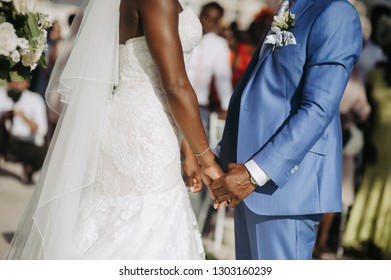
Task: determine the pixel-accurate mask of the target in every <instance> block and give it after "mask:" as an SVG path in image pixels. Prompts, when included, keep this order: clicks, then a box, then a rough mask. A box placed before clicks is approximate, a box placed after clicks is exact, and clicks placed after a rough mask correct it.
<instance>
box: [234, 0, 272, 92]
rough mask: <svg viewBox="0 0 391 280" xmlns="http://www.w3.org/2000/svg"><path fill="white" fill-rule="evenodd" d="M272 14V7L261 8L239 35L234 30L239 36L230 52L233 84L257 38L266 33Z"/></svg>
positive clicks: (251, 54)
mask: <svg viewBox="0 0 391 280" xmlns="http://www.w3.org/2000/svg"><path fill="white" fill-rule="evenodd" d="M274 15H275V11H274V10H273V9H272V8H269V7H265V8H262V9H261V10H260V12H259V13H258V14H257V15H256V16H255V18H254V20H253V21H252V22H251V24H250V26H249V27H248V29H247V30H246V31H245V32H243V33H241V34H240V35H239V34H238V33H237V32H236V34H238V36H240V37H239V38H237V44H236V45H235V46H234V48H233V49H232V52H231V65H232V84H233V86H236V84H237V83H238V82H239V80H240V78H241V77H242V75H243V73H244V71H245V70H246V67H247V65H248V64H249V62H250V60H251V58H252V56H253V54H254V51H255V49H256V47H257V44H258V42H259V40H261V38H262V36H264V35H265V34H266V32H267V31H268V29H269V27H270V25H271V23H272V22H273V17H274ZM234 33H235V32H234Z"/></svg>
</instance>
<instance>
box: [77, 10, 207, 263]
mask: <svg viewBox="0 0 391 280" xmlns="http://www.w3.org/2000/svg"><path fill="white" fill-rule="evenodd" d="M179 33H180V38H181V42H182V47H183V51H184V57H185V60H186V61H188V60H189V59H190V54H191V51H192V49H193V48H194V47H195V46H196V45H197V43H198V42H199V40H200V37H201V25H200V23H199V20H198V17H197V16H196V15H195V14H194V13H193V12H192V10H191V9H189V8H186V9H184V11H182V13H181V14H180V24H179ZM109 103H110V105H109V106H108V111H107V112H105V119H106V123H105V125H104V129H103V135H102V138H101V152H100V156H99V164H98V170H97V176H96V180H95V182H94V184H93V186H92V187H90V188H86V189H85V190H83V193H82V198H81V204H82V209H83V210H82V213H81V214H80V218H79V223H78V228H77V234H76V237H75V238H76V239H77V240H79V242H78V245H77V246H78V255H79V258H80V259H200V258H201V259H202V258H204V251H203V247H202V242H201V236H200V233H199V231H198V227H197V223H196V219H195V217H194V214H193V212H192V209H191V205H190V202H189V198H188V195H187V191H186V187H185V185H184V182H183V180H182V175H181V169H180V151H179V144H178V141H179V138H180V135H179V133H178V130H177V128H176V127H175V125H174V121H173V119H172V117H171V116H170V114H169V112H168V109H167V104H166V102H165V99H164V95H163V91H162V89H161V86H160V81H159V75H158V73H157V71H156V66H155V64H154V62H153V59H152V57H151V55H150V53H149V50H148V46H147V44H146V41H145V38H144V37H140V38H136V39H130V40H128V41H127V42H126V44H125V45H121V47H120V80H119V85H118V87H117V88H116V90H115V92H114V94H113V96H112V98H111V99H110V100H109Z"/></svg>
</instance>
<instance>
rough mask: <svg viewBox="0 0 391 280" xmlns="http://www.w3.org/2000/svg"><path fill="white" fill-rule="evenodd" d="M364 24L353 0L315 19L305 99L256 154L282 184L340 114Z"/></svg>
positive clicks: (334, 6) (309, 47) (359, 47)
mask: <svg viewBox="0 0 391 280" xmlns="http://www.w3.org/2000/svg"><path fill="white" fill-rule="evenodd" d="M361 45H362V39H361V25H360V21H359V17H358V15H357V12H356V11H355V10H354V8H353V7H352V6H351V5H350V4H349V3H348V2H342V1H336V2H333V3H332V4H331V5H330V6H328V7H326V8H325V9H324V10H323V11H322V12H321V13H320V14H319V15H318V17H317V19H315V22H314V24H313V26H312V29H311V32H310V35H309V38H308V46H307V63H306V65H305V69H304V72H305V76H304V77H303V81H304V85H303V89H302V92H301V99H302V103H301V105H300V107H299V109H298V110H297V112H296V113H295V114H294V115H292V116H291V118H290V119H289V120H287V122H286V123H285V124H284V126H283V127H281V129H280V131H279V132H277V133H276V134H275V135H274V136H273V137H272V138H271V139H270V141H269V142H268V143H267V144H266V145H265V146H264V147H263V148H262V149H261V150H260V151H259V152H258V153H257V154H256V155H255V156H254V157H253V158H252V159H253V160H254V161H255V162H256V164H257V166H259V168H262V169H263V170H264V171H265V172H266V173H267V174H268V175H269V176H270V177H271V179H272V180H273V182H274V183H275V184H276V185H277V186H278V187H283V186H284V185H285V184H286V182H287V181H288V180H289V179H290V178H291V176H292V174H291V170H292V168H296V169H297V167H296V166H299V164H300V162H301V161H302V160H303V158H304V157H305V155H306V154H307V153H308V151H309V150H310V149H311V148H312V147H313V146H314V144H315V143H316V142H317V141H318V140H319V138H320V137H321V136H322V135H323V134H324V132H325V130H326V128H327V127H328V125H329V124H330V122H331V121H332V120H333V118H335V117H336V116H337V115H338V108H339V103H340V100H341V98H342V95H343V93H344V90H345V87H346V84H347V82H348V79H349V76H350V72H351V69H352V66H353V64H354V63H356V62H357V60H358V57H359V54H360V51H361Z"/></svg>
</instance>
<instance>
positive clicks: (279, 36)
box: [265, 11, 296, 51]
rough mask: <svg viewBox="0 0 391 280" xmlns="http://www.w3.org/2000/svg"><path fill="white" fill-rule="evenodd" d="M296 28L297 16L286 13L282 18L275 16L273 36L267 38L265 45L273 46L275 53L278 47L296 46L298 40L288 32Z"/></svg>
mask: <svg viewBox="0 0 391 280" xmlns="http://www.w3.org/2000/svg"><path fill="white" fill-rule="evenodd" d="M293 26H295V15H294V14H292V13H291V12H289V11H288V12H286V13H284V15H282V16H275V17H274V22H273V23H272V27H271V30H272V31H273V34H270V35H268V36H266V39H265V44H272V45H273V51H274V49H275V48H276V47H281V46H285V45H289V44H296V38H295V36H293V34H292V33H291V32H289V31H288V30H289V29H291V28H292V27H293Z"/></svg>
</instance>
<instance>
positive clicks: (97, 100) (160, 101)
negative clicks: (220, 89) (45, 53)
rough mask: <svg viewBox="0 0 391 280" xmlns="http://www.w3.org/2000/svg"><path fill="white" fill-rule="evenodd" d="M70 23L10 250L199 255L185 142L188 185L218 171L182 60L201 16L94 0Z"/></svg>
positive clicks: (27, 255) (170, 2)
mask: <svg viewBox="0 0 391 280" xmlns="http://www.w3.org/2000/svg"><path fill="white" fill-rule="evenodd" d="M78 19H79V21H78ZM72 28H73V31H74V32H75V36H74V42H73V47H72V50H71V52H70V53H67V52H66V50H64V51H63V54H62V55H61V57H60V58H59V59H58V61H57V65H56V67H55V69H54V73H53V75H52V77H51V81H50V84H49V87H48V90H47V93H48V100H49V101H50V100H53V96H54V94H55V93H60V95H61V100H62V101H63V103H64V107H63V109H62V112H61V116H60V121H59V124H58V127H57V129H56V132H55V135H54V138H53V139H54V140H53V141H52V144H51V146H50V149H49V152H48V155H47V157H46V161H45V164H44V167H43V169H42V173H41V177H40V179H39V181H38V183H37V186H36V189H35V192H34V194H33V196H32V199H31V201H30V204H29V205H28V207H27V209H26V212H25V214H24V216H23V218H22V221H21V223H20V225H19V228H18V230H17V232H16V233H15V236H14V238H13V240H12V243H11V248H10V250H9V252H8V254H7V256H6V258H7V259H203V258H204V257H205V255H204V251H203V247H202V243H201V236H200V233H199V231H198V228H197V223H196V220H195V217H194V214H193V212H192V209H191V206H190V203H189V199H188V195H187V191H186V186H185V183H184V180H183V178H182V174H181V166H180V164H181V163H180V148H179V147H180V144H181V146H182V156H183V158H184V160H183V161H184V167H185V168H184V170H185V172H184V173H185V174H186V175H187V179H186V180H185V181H186V183H187V185H188V186H189V187H190V190H192V191H197V190H199V189H200V188H201V186H202V182H201V175H200V174H202V178H203V179H204V180H205V181H206V182H207V183H210V181H211V180H213V179H216V178H218V177H220V176H221V175H222V171H221V170H220V168H219V167H218V166H217V164H216V162H215V159H214V155H213V154H212V152H211V151H210V149H209V146H208V142H207V138H206V135H205V132H204V129H203V127H202V124H201V120H200V117H199V109H198V105H197V99H196V95H195V93H194V91H193V89H192V88H191V86H190V83H189V81H188V78H187V76H186V72H185V62H187V61H188V60H189V57H190V55H191V51H192V49H193V48H194V47H195V46H196V45H197V43H198V41H199V39H200V37H201V33H202V32H201V25H200V23H199V21H198V18H197V16H196V15H195V14H194V13H193V11H192V10H191V9H189V8H185V9H182V7H181V5H180V4H179V2H178V1H177V0H167V1H161V0H131V1H129V0H128V1H122V2H121V1H120V0H110V1H107V0H89V1H84V2H83V5H82V7H81V9H80V12H79V14H78V16H77V19H76V20H75V23H74V24H73V27H72ZM76 29H77V33H76ZM182 135H183V137H182ZM200 169H201V170H200ZM201 171H202V173H201ZM212 196H213V194H212Z"/></svg>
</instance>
